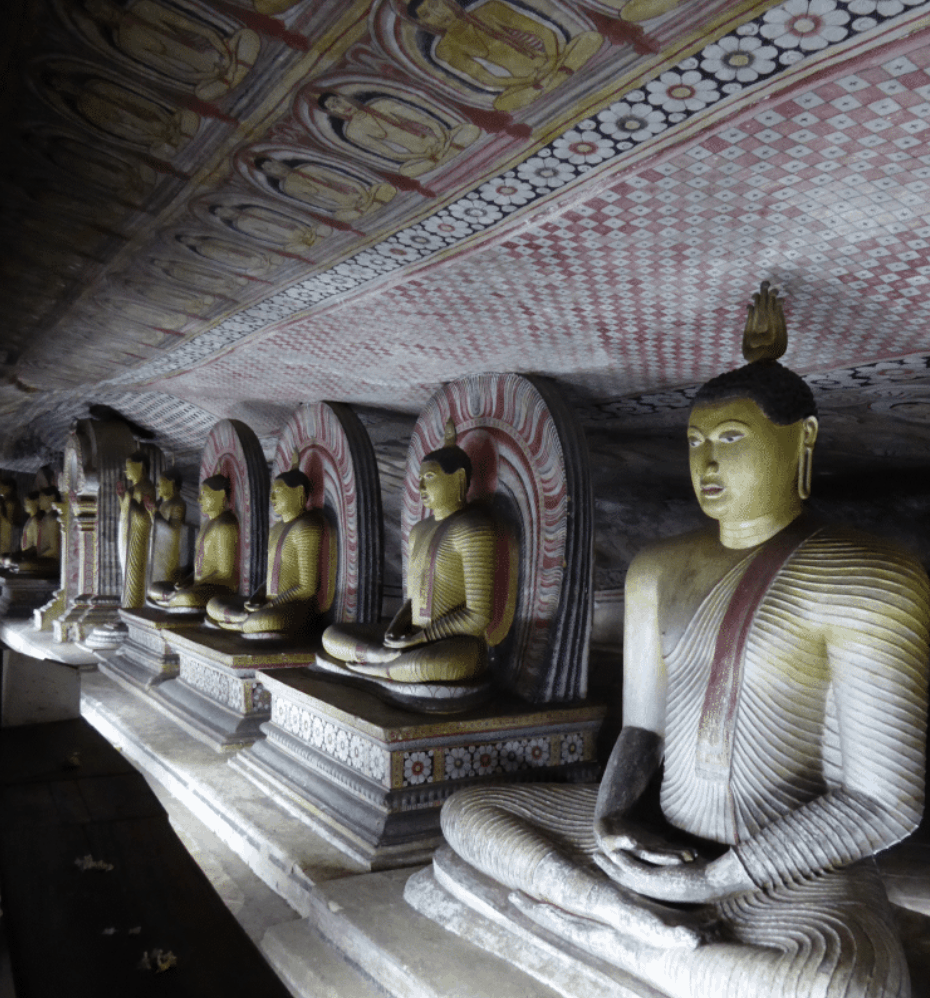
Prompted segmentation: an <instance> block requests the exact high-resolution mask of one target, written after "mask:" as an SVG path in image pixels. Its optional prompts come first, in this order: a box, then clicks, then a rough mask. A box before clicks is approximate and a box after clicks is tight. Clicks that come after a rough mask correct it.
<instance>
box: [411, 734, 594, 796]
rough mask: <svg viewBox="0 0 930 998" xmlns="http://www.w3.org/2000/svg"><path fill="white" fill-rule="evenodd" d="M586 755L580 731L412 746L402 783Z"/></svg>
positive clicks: (562, 762)
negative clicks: (453, 743) (442, 746)
mask: <svg viewBox="0 0 930 998" xmlns="http://www.w3.org/2000/svg"><path fill="white" fill-rule="evenodd" d="M588 756H589V753H588V752H586V750H585V736H584V732H583V731H570V732H565V733H562V734H556V735H539V736H535V737H530V738H507V739H502V740H500V741H492V742H476V743H471V744H468V745H453V746H447V747H445V748H436V749H412V750H409V751H405V752H404V774H403V786H405V787H413V786H419V785H421V784H424V783H440V782H442V781H443V780H464V779H467V778H472V777H477V776H502V775H505V774H507V773H516V772H519V771H521V770H527V769H534V768H537V767H544V766H570V765H572V764H573V763H576V762H591V761H593V760H592V759H590V758H589V757H588ZM440 761H441V764H442V768H441V769H440V767H439V763H440Z"/></svg>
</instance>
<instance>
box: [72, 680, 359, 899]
mask: <svg viewBox="0 0 930 998" xmlns="http://www.w3.org/2000/svg"><path fill="white" fill-rule="evenodd" d="M82 678H83V683H82V690H81V713H82V714H83V716H84V717H86V718H87V720H88V721H90V723H91V724H93V725H94V727H96V728H97V729H98V730H99V731H100V732H101V734H103V735H104V737H106V738H107V739H108V740H109V741H110V742H112V743H113V744H114V745H116V746H117V748H119V749H120V750H121V751H123V752H125V754H126V756H127V758H128V759H130V760H131V761H132V762H133V763H134V764H135V765H137V766H138V767H139V768H141V769H143V770H145V771H146V772H148V773H150V774H151V775H152V776H153V777H154V778H155V779H156V780H158V781H159V783H161V784H162V785H163V786H164V787H165V788H166V789H167V790H168V791H169V792H170V793H171V794H173V795H174V796H175V797H176V798H178V800H179V801H181V803H182V804H184V806H185V807H187V808H188V809H189V810H190V811H191V812H192V813H193V814H194V815H195V816H196V817H198V818H199V819H200V820H201V821H202V822H203V823H204V824H205V825H207V827H208V828H210V830H211V831H213V832H214V834H215V835H216V836H217V837H218V838H219V839H221V840H222V841H223V842H225V843H226V844H227V845H228V846H229V847H230V848H231V849H232V850H233V851H234V852H236V853H237V854H238V855H239V856H240V857H241V858H242V859H243V861H244V862H245V863H246V864H247V865H248V866H249V867H250V868H251V869H252V870H253V871H254V872H255V873H256V874H257V875H258V876H259V877H260V878H261V879H262V880H264V881H265V883H266V884H268V885H269V886H270V887H271V888H272V889H273V890H275V891H276V892H277V893H278V894H279V895H280V896H281V897H283V898H284V899H285V900H286V901H287V902H288V903H289V904H291V905H292V906H293V907H294V908H295V909H297V911H298V912H300V913H301V915H307V914H308V913H309V912H310V910H311V906H310V901H309V897H310V893H311V891H312V890H313V888H314V885H316V884H318V883H321V882H323V881H326V880H329V879H331V878H334V877H344V876H346V875H347V874H351V873H358V872H361V870H362V869H363V868H362V867H361V866H360V865H359V864H357V863H354V862H353V861H352V860H351V859H349V858H347V857H346V856H345V855H343V854H342V853H341V852H339V851H338V850H337V849H335V848H334V847H333V846H331V845H330V844H329V843H328V842H326V841H325V840H324V839H322V838H321V837H319V836H317V835H315V834H314V833H313V832H312V831H310V830H309V829H308V828H307V826H306V825H305V824H303V823H302V822H300V821H298V820H297V819H296V818H294V817H293V816H291V815H290V814H288V813H287V812H286V811H285V810H283V809H282V808H280V807H278V806H277V805H276V804H275V803H274V802H273V801H271V800H269V799H268V797H267V796H266V795H265V794H264V793H262V791H260V790H259V789H258V788H257V787H255V785H254V784H252V783H250V782H249V781H248V780H246V779H244V778H243V777H241V776H240V775H239V774H238V773H236V772H235V771H234V770H233V769H231V768H230V767H229V766H228V765H227V760H226V757H225V756H222V755H219V754H218V753H216V752H215V751H214V750H213V749H212V748H209V747H208V746H206V745H204V744H203V743H201V742H200V741H198V740H197V739H195V738H193V737H192V736H190V735H189V734H187V732H185V731H184V730H183V729H182V728H181V727H179V726H178V725H177V724H176V723H174V722H173V721H172V720H170V719H169V718H168V717H167V716H166V715H165V714H163V713H162V712H161V711H160V710H158V709H157V707H156V706H155V704H154V703H153V702H152V701H151V699H150V698H149V697H141V696H139V695H138V694H137V693H131V692H129V691H128V690H126V689H125V688H123V687H122V686H120V685H118V684H117V683H115V682H114V681H113V680H111V679H109V678H108V677H107V676H104V675H102V674H99V673H97V674H89V675H85V676H83V677H82Z"/></svg>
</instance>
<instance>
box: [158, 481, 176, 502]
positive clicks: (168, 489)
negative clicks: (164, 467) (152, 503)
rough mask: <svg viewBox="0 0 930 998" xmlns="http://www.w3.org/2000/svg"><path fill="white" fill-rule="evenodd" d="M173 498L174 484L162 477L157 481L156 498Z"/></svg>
mask: <svg viewBox="0 0 930 998" xmlns="http://www.w3.org/2000/svg"><path fill="white" fill-rule="evenodd" d="M173 496H174V482H173V481H172V480H171V479H170V478H165V477H164V476H162V477H161V478H159V479H158V498H159V499H171V498H172V497H173Z"/></svg>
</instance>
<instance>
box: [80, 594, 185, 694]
mask: <svg viewBox="0 0 930 998" xmlns="http://www.w3.org/2000/svg"><path fill="white" fill-rule="evenodd" d="M119 616H120V620H121V621H122V622H123V624H124V625H125V627H126V640H125V641H124V642H123V644H122V646H121V647H120V648H119V651H117V652H116V654H115V655H111V656H107V657H106V658H103V657H101V660H100V669H101V671H102V672H104V673H106V674H107V675H108V676H111V677H112V678H113V679H116V680H117V681H118V682H121V683H124V684H126V685H128V686H130V687H133V688H135V689H142V690H147V689H150V688H151V687H153V686H157V685H158V684H159V683H163V682H165V680H167V679H174V677H175V676H177V674H178V670H179V668H180V666H179V663H178V656H177V655H176V654H175V653H174V652H173V651H172V650H171V649H170V648H169V647H168V643H167V642H166V641H165V634H166V633H167V632H169V631H176V630H178V629H179V628H182V627H191V626H194V625H196V624H199V623H200V621H201V620H202V619H203V614H202V613H200V612H199V611H197V610H194V611H192V612H190V613H168V612H166V611H165V610H158V609H155V608H154V607H139V608H138V609H135V610H126V609H120V612H119Z"/></svg>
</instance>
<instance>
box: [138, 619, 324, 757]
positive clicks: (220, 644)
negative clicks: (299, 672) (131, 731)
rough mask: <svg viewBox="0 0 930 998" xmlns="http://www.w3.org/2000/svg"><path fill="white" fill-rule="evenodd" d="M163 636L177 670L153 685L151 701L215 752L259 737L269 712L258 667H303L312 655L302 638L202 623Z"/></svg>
mask: <svg viewBox="0 0 930 998" xmlns="http://www.w3.org/2000/svg"><path fill="white" fill-rule="evenodd" d="M163 636H164V640H165V641H166V643H167V645H168V648H169V651H170V652H171V653H172V654H175V655H177V657H178V675H177V677H176V678H174V679H170V680H168V681H167V682H164V683H161V684H160V685H159V686H157V687H154V688H153V691H152V692H153V695H154V696H155V698H156V702H157V703H158V704H159V706H160V707H161V708H163V709H164V710H165V711H166V712H167V713H169V714H170V715H171V716H172V717H173V718H174V719H175V720H176V721H178V722H179V723H180V724H182V725H183V726H184V727H185V728H186V729H187V730H188V731H190V732H191V734H193V735H194V736H195V737H197V738H199V739H200V740H201V741H204V742H206V743H207V744H208V745H210V746H211V747H212V748H214V749H216V750H217V751H218V752H226V751H233V750H235V749H239V748H242V747H243V746H244V745H248V744H250V743H251V742H253V741H255V739H256V738H261V737H262V732H261V730H260V728H261V725H262V724H263V723H264V722H265V721H267V720H268V719H269V718H270V716H271V698H270V696H269V694H268V691H267V690H266V689H265V687H264V685H263V676H262V670H265V669H282V668H284V669H287V668H296V667H305V666H307V665H308V664H309V663H310V662H312V661H313V655H314V653H313V651H312V649H308V646H307V644H302V645H295V644H291V643H288V642H285V641H280V642H275V641H269V642H267V643H265V644H262V643H260V642H258V641H246V640H245V639H244V638H242V637H241V635H237V634H231V633H229V632H228V631H223V630H220V629H219V628H215V629H214V628H209V627H205V626H202V627H187V628H181V629H179V630H168V631H164V632H163Z"/></svg>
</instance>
